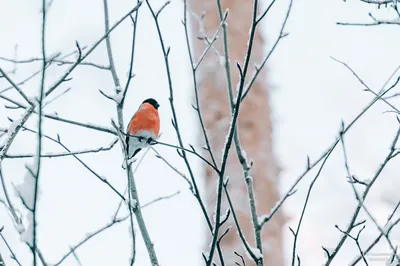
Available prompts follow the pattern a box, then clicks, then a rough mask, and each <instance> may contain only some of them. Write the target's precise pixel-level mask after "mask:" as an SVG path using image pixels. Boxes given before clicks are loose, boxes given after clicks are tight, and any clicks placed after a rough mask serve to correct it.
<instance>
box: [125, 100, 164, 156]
mask: <svg viewBox="0 0 400 266" xmlns="http://www.w3.org/2000/svg"><path fill="white" fill-rule="evenodd" d="M159 107H160V104H159V103H158V102H157V101H156V100H155V99H153V98H148V99H146V100H144V101H143V102H142V104H141V105H140V106H139V109H138V110H137V111H136V113H135V114H134V115H133V116H132V118H131V120H130V121H129V124H128V127H127V129H126V149H127V153H128V159H129V160H132V159H133V158H134V157H135V155H136V154H138V152H139V151H140V150H142V149H143V148H146V147H148V146H149V145H151V144H152V142H153V141H154V140H156V139H157V138H158V136H159V133H160V116H159V114H158V108H159Z"/></svg>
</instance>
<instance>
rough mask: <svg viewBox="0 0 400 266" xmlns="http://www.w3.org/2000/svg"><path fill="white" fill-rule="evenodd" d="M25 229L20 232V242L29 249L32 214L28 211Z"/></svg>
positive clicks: (31, 236)
mask: <svg viewBox="0 0 400 266" xmlns="http://www.w3.org/2000/svg"><path fill="white" fill-rule="evenodd" d="M26 224H27V225H26V227H25V228H26V229H25V230H23V231H22V230H21V231H20V232H19V233H20V234H21V241H23V242H25V243H27V244H28V245H29V246H30V247H32V246H33V212H31V211H28V213H27V215H26Z"/></svg>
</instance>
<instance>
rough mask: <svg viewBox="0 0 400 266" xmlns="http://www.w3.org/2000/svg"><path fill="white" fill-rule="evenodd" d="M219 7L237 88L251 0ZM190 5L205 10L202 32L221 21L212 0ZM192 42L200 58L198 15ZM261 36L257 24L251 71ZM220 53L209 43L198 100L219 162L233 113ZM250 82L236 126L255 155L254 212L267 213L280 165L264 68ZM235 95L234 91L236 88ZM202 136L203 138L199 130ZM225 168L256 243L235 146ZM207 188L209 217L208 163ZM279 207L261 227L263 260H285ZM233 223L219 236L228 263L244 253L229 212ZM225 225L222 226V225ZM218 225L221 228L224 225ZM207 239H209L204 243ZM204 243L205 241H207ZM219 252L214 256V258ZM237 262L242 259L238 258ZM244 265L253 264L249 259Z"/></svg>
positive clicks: (212, 181)
mask: <svg viewBox="0 0 400 266" xmlns="http://www.w3.org/2000/svg"><path fill="white" fill-rule="evenodd" d="M222 2H223V3H222V4H223V12H225V10H226V9H227V8H228V9H229V16H228V19H227V29H228V43H229V56H230V63H231V72H232V73H231V76H232V84H233V88H234V89H235V88H236V84H237V83H238V78H239V74H238V71H237V68H236V65H235V62H239V63H240V64H241V65H243V60H244V55H245V53H246V50H247V41H248V38H249V28H250V25H251V19H252V10H253V1H241V0H225V1H222ZM191 10H192V11H193V12H194V13H195V14H197V15H198V16H199V17H201V16H202V14H204V18H203V23H202V24H203V25H204V30H205V33H206V34H207V36H208V37H209V38H211V37H212V36H213V35H214V33H215V31H216V29H217V28H218V26H219V24H220V19H219V16H218V7H217V2H216V0H192V2H191ZM191 22H192V34H193V38H192V39H193V40H194V41H193V44H194V46H195V55H196V56H195V58H198V57H199V56H200V54H201V53H202V52H203V50H204V48H205V47H206V45H205V44H204V42H203V41H200V40H198V39H197V37H201V28H202V27H201V26H200V24H199V21H198V19H194V18H193V17H192V20H191ZM222 40H223V32H222V30H221V32H220V34H219V39H218V40H217V41H216V43H215V47H216V48H217V49H218V52H219V54H220V56H223V55H224V49H223V42H222ZM264 46H265V45H264V40H263V37H262V36H261V33H260V31H259V29H258V30H257V33H256V36H255V43H254V49H253V53H252V62H251V64H250V68H249V70H250V72H249V73H248V75H247V76H248V77H250V76H251V74H252V71H253V70H254V64H255V63H259V62H261V60H262V58H263V56H264ZM220 61H223V60H219V58H218V56H216V53H215V51H213V50H212V49H211V50H210V52H209V53H208V56H207V57H206V58H205V60H204V61H203V63H202V65H201V67H200V69H199V72H198V73H199V93H200V105H201V108H202V112H203V118H204V122H205V125H206V128H207V132H208V135H209V138H210V141H211V145H212V148H213V151H214V154H215V155H216V159H217V162H220V160H221V150H222V148H223V146H224V142H225V136H226V134H227V132H228V125H229V121H230V117H231V112H230V107H229V102H228V90H227V82H226V74H225V70H224V66H223V65H222V64H221V63H220ZM260 74H261V75H260V76H259V78H258V79H257V80H258V81H257V82H255V83H254V85H253V88H252V90H251V92H250V93H249V95H248V96H247V97H246V98H245V100H244V101H243V103H242V105H241V111H240V116H239V124H238V126H239V132H240V138H241V143H242V147H243V148H244V150H245V151H246V153H247V155H248V158H249V160H253V162H254V166H253V168H252V173H251V174H252V176H253V178H254V188H255V193H256V200H257V212H258V214H259V215H262V214H269V212H270V210H271V208H272V207H273V206H274V205H275V203H276V202H277V201H278V200H279V192H278V172H279V170H278V167H277V165H276V162H275V159H274V155H273V149H272V125H271V119H270V107H269V102H268V101H269V96H268V90H267V86H266V82H265V72H262V73H260ZM234 95H236V91H234ZM200 141H201V142H204V139H203V135H201V136H200ZM228 162H229V163H228V168H227V172H226V174H227V175H228V176H229V177H230V183H229V184H230V185H229V191H230V194H231V197H232V199H233V202H234V203H233V204H234V207H235V210H236V212H237V214H238V216H239V220H240V225H241V227H242V229H243V231H244V232H245V235H246V238H247V239H248V241H249V242H250V243H251V245H252V246H253V247H255V242H254V237H253V234H254V233H253V226H252V222H251V214H250V207H249V202H248V200H247V199H248V197H247V189H246V185H245V182H244V178H243V171H242V168H241V165H240V163H239V161H238V159H237V156H236V152H235V148H234V147H232V149H231V155H230V157H229V161H228ZM205 173H206V192H205V201H206V204H207V208H208V213H209V216H210V217H211V216H212V214H213V212H214V208H215V201H216V187H217V185H216V182H217V176H216V174H215V173H214V171H212V170H211V169H210V168H209V167H207V168H206V171H205ZM226 207H227V202H226V200H225V199H224V202H223V209H222V212H224V211H225V210H226ZM284 222H285V221H284V216H283V214H282V212H280V211H279V212H278V213H277V214H276V215H275V217H274V218H273V219H272V220H271V221H269V222H268V223H267V224H266V225H265V226H264V228H263V231H262V237H263V241H264V243H263V248H264V250H263V253H264V265H272V266H281V265H283V263H284V261H283V254H282V251H283V246H282V244H283V243H282V226H283V224H284ZM229 225H232V229H231V231H230V233H229V234H228V235H227V236H226V237H225V238H224V241H223V242H222V249H223V252H224V258H225V262H226V265H235V261H236V262H240V258H239V257H237V256H236V255H235V254H234V253H233V252H234V251H237V252H238V253H240V254H242V255H243V256H244V257H245V258H246V257H247V256H246V255H245V254H244V253H245V252H244V249H243V245H242V243H241V241H240V239H239V236H238V234H237V229H236V228H235V226H234V223H233V219H232V216H231V218H230V220H229ZM223 229H224V228H223ZM223 229H222V230H221V231H222V232H223V231H224V230H223ZM209 242H210V239H208V241H207V244H208V243H209ZM207 247H208V245H207ZM217 256H218V255H215V256H214V260H215V261H219V260H218V259H217ZM240 264H241V263H240ZM246 265H254V263H253V262H252V261H250V260H247V261H246Z"/></svg>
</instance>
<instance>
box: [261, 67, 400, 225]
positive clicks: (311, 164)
mask: <svg viewBox="0 0 400 266" xmlns="http://www.w3.org/2000/svg"><path fill="white" fill-rule="evenodd" d="M398 69H399V67H397V68H396V70H395V71H394V72H393V74H394V73H396V72H397V70H398ZM393 74H392V75H391V76H390V77H389V79H388V80H387V81H386V82H385V84H384V86H383V88H384V87H386V85H387V83H388V81H389V80H390V79H391V78H392V77H393ZM399 81H400V76H399V77H398V78H397V80H396V81H395V82H394V83H393V85H391V86H390V87H389V88H388V89H386V90H383V91H382V92H381V93H380V94H379V95H378V96H377V97H375V98H374V99H373V100H372V101H371V102H370V103H368V104H367V106H365V107H364V108H363V109H362V111H361V112H360V113H359V114H358V115H357V116H356V117H355V118H354V119H353V120H352V121H351V122H350V123H349V124H348V125H347V127H346V128H345V129H344V133H346V132H347V131H348V130H350V128H351V127H352V126H353V125H354V124H355V123H356V122H357V121H358V120H359V119H360V118H361V117H362V116H363V115H364V114H365V112H367V111H368V110H369V109H370V108H371V107H372V106H373V105H374V104H375V103H376V102H377V101H378V100H379V99H380V98H382V97H383V96H384V95H385V94H386V93H388V92H389V91H391V90H392V89H393V88H394V87H395V86H397V84H398V83H399ZM339 141H340V138H339V137H338V138H336V139H335V141H334V142H333V144H332V145H331V146H330V147H329V148H328V149H326V151H325V152H323V153H322V154H321V155H320V156H319V157H318V158H317V159H316V160H314V162H311V161H310V160H309V159H308V160H307V166H306V170H305V171H304V172H303V173H301V174H300V175H299V176H298V178H297V179H296V180H295V181H294V182H293V184H292V185H291V186H290V188H289V189H288V190H287V192H286V193H285V194H284V196H283V197H282V199H281V200H280V201H279V202H277V204H276V205H275V207H274V208H272V210H271V211H270V213H269V214H268V215H264V216H263V217H262V219H260V220H261V221H260V225H261V226H263V225H264V224H265V223H266V222H268V221H269V220H270V219H271V218H272V217H273V216H274V215H275V214H276V212H277V211H278V210H279V209H280V208H281V207H282V204H283V203H284V202H285V201H286V200H287V199H288V198H289V197H290V196H291V195H293V193H294V192H295V188H296V187H297V185H298V184H299V183H300V181H301V180H302V179H303V178H304V177H305V176H306V175H307V174H308V173H309V172H310V171H311V170H312V169H313V168H314V167H315V166H316V165H318V164H319V163H320V162H321V161H322V160H324V158H325V157H326V156H327V155H328V154H330V153H331V150H332V149H334V148H335V147H336V145H337V144H338V143H339Z"/></svg>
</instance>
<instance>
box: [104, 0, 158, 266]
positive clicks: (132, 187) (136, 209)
mask: <svg viewBox="0 0 400 266" xmlns="http://www.w3.org/2000/svg"><path fill="white" fill-rule="evenodd" d="M103 4H104V16H105V32H108V31H109V22H108V21H109V19H108V3H107V0H103ZM140 4H141V3H139V4H138V5H140ZM106 45H107V54H108V60H109V62H110V72H111V73H112V77H113V80H114V85H115V90H116V93H117V94H119V93H123V92H122V91H121V87H120V83H119V79H118V75H117V72H116V70H115V65H114V63H113V62H114V59H113V54H112V49H111V41H110V37H109V36H107V37H106ZM116 107H117V116H118V128H119V130H120V131H122V132H123V131H124V130H123V126H124V118H123V113H122V106H121V104H120V102H118V101H116ZM121 141H123V140H121ZM121 147H122V153H123V155H124V160H125V163H126V164H127V167H126V174H127V177H128V190H129V191H130V193H129V196H130V197H131V198H132V200H130V201H132V202H129V205H131V206H132V208H133V213H134V214H135V217H136V220H137V222H138V226H139V229H140V232H141V234H142V237H143V240H144V243H145V245H146V248H147V252H148V254H149V258H150V261H151V264H152V265H153V266H155V265H158V259H157V255H156V252H155V249H154V245H153V242H152V241H151V238H150V235H149V233H148V230H147V227H146V223H145V221H144V218H143V214H142V211H141V207H140V201H139V196H138V193H137V189H136V184H135V179H134V177H133V173H132V168H131V165H130V164H129V163H127V151H126V149H125V145H124V144H122V145H121ZM129 209H130V208H129ZM130 214H131V211H130ZM131 232H132V234H134V228H133V222H132V219H131ZM133 241H134V239H133ZM133 247H135V243H134V244H133ZM134 255H135V251H134V253H133V257H132V259H131V265H132V264H133V263H134V260H135V257H134Z"/></svg>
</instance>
